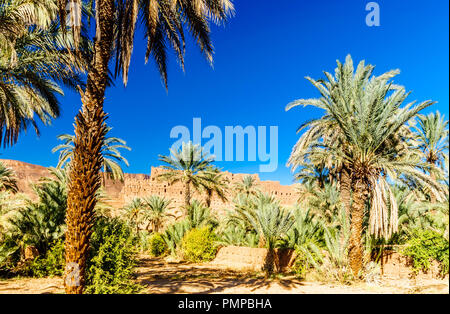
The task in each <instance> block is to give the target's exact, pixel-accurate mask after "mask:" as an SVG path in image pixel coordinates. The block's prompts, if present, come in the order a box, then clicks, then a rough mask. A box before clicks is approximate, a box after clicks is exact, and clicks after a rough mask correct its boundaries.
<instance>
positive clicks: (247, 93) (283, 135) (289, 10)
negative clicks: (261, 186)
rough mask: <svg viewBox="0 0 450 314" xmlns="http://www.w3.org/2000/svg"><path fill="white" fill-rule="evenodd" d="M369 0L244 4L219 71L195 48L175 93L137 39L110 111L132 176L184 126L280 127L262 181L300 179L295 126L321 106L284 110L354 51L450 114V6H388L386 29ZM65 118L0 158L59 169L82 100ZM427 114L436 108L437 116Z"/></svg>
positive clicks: (219, 46) (219, 48) (66, 102)
mask: <svg viewBox="0 0 450 314" xmlns="http://www.w3.org/2000/svg"><path fill="white" fill-rule="evenodd" d="M368 2H369V1H366V0H339V1H338V0H327V1H325V0H322V1H318V0H317V1H307V0H277V1H268V0H236V1H235V6H236V16H235V18H233V19H232V20H231V21H230V22H229V23H228V25H226V27H220V28H218V27H214V28H213V35H212V37H213V40H214V45H215V48H216V55H215V62H214V69H212V68H211V67H209V66H208V64H207V63H206V61H204V59H203V58H202V56H201V54H200V53H199V52H198V50H197V49H195V47H193V45H192V43H190V44H189V45H188V49H187V55H186V72H185V73H183V72H182V71H181V70H180V69H179V67H178V65H177V63H176V61H175V60H174V59H172V60H171V62H170V65H169V92H168V93H166V91H165V89H164V88H163V86H162V84H161V81H160V78H159V76H158V73H157V71H156V69H155V66H154V64H153V63H149V64H148V65H146V66H144V56H143V54H144V48H145V42H144V41H143V40H142V38H143V36H142V35H141V34H138V35H137V37H136V40H137V41H136V46H135V49H134V55H133V61H132V64H131V72H130V80H129V84H128V86H127V87H126V88H124V87H123V85H122V84H121V81H120V80H117V81H116V87H113V88H111V89H109V90H108V91H107V95H106V101H105V110H106V112H108V113H109V119H108V123H109V124H110V125H111V126H112V127H113V128H114V129H113V135H114V136H118V137H121V138H123V139H125V140H126V141H127V142H128V145H129V146H131V147H132V149H133V150H132V151H131V152H125V153H124V154H125V156H126V157H127V158H128V160H129V161H130V167H129V168H126V167H125V171H126V172H131V173H149V172H150V167H151V166H157V165H159V161H158V154H168V147H169V146H170V145H171V144H172V143H173V141H174V140H173V139H170V138H169V132H170V130H171V129H172V127H174V126H176V125H186V126H191V125H192V119H193V118H194V117H200V118H202V122H203V124H204V125H217V126H219V127H221V128H222V129H223V128H224V126H226V125H232V126H235V125H242V126H247V125H254V126H259V125H261V126H270V125H277V126H279V167H278V170H277V171H276V172H274V173H264V174H261V177H262V179H266V180H277V181H281V182H282V183H283V184H289V183H291V182H292V175H291V174H290V171H289V169H287V168H286V167H285V163H286V160H287V158H288V156H289V153H290V151H291V148H292V146H293V145H294V144H295V142H296V140H297V138H298V135H297V134H296V132H295V131H296V128H297V126H298V125H300V124H301V123H302V122H303V121H305V120H306V119H310V118H312V117H317V116H319V115H320V112H319V111H317V110H315V109H313V108H306V109H301V110H300V109H298V110H292V111H290V112H285V111H284V108H285V105H286V104H287V103H288V102H290V101H292V100H295V99H297V98H309V97H315V96H317V93H316V91H315V89H314V88H313V87H312V86H311V85H310V84H309V83H308V82H307V81H306V80H305V79H304V76H306V75H309V76H312V77H314V78H319V77H321V76H322V75H321V73H322V70H327V71H333V70H334V68H335V60H336V59H340V60H344V58H345V56H346V55H347V54H349V53H350V54H351V55H352V56H353V59H354V60H355V61H356V62H357V61H359V60H361V59H365V60H366V61H367V62H368V63H371V64H374V65H376V66H377V68H376V73H378V74H379V73H381V72H385V71H388V70H390V69H393V68H399V69H400V70H401V71H402V73H401V75H399V76H398V77H397V79H396V82H397V83H399V84H402V85H404V86H406V88H407V89H408V90H412V92H413V93H412V95H411V96H410V99H411V100H413V99H416V100H418V101H423V100H427V99H432V100H436V101H438V102H439V103H438V104H437V105H435V106H434V107H433V108H432V109H430V110H439V111H441V112H442V113H445V115H446V116H447V117H448V104H449V92H448V86H449V50H448V49H449V39H448V38H449V16H448V12H449V8H448V6H449V3H448V1H447V0H432V1H419V0H382V1H381V0H380V1H377V2H378V3H379V5H380V8H381V26H380V27H372V28H369V27H367V26H366V24H365V17H366V14H367V12H366V11H365V6H366V4H367V3H368ZM61 102H62V106H63V108H62V109H63V111H62V116H61V117H60V118H59V119H57V120H55V121H54V122H53V124H52V126H50V127H42V128H41V132H42V135H41V137H40V138H37V137H36V135H35V134H34V132H29V133H28V134H24V135H22V136H21V138H20V139H19V143H18V144H17V145H15V146H13V147H11V148H8V149H3V148H1V149H0V154H1V155H0V158H8V159H17V160H21V161H25V162H30V163H35V164H40V165H43V166H54V165H56V162H57V158H58V156H57V155H56V154H52V153H51V149H52V148H53V147H54V146H56V145H57V144H58V141H57V139H56V136H57V135H58V134H61V133H73V125H72V124H73V119H74V116H75V114H76V112H77V111H78V109H79V107H80V100H79V97H78V95H75V94H73V93H71V92H67V93H66V97H64V98H61ZM430 110H428V111H430ZM219 166H220V167H223V168H224V169H226V170H229V171H232V172H251V173H254V172H257V170H258V164H257V163H254V162H235V163H232V162H222V163H220V164H219Z"/></svg>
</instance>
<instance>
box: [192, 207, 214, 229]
mask: <svg viewBox="0 0 450 314" xmlns="http://www.w3.org/2000/svg"><path fill="white" fill-rule="evenodd" d="M186 219H187V223H188V228H189V229H194V228H199V227H203V226H206V225H209V226H211V227H213V228H214V227H216V226H217V221H216V219H215V218H214V217H213V215H212V214H211V211H210V209H209V208H208V207H205V206H203V205H202V204H201V203H200V202H199V201H197V200H193V201H192V203H191V205H189V206H188V207H187V217H186Z"/></svg>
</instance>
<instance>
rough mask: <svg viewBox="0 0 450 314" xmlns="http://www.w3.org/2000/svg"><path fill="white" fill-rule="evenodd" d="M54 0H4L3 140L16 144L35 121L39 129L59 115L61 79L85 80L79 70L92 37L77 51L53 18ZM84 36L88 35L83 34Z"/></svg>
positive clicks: (0, 35)
mask: <svg viewBox="0 0 450 314" xmlns="http://www.w3.org/2000/svg"><path fill="white" fill-rule="evenodd" d="M55 15H56V6H55V3H54V1H49V0H45V1H37V0H22V1H19V0H0V144H1V143H2V142H3V145H4V146H7V145H13V144H15V143H16V142H17V140H18V136H19V134H20V133H21V132H22V131H26V130H27V129H28V127H29V126H30V125H32V127H33V128H34V129H35V131H36V133H37V134H38V135H39V128H38V125H37V123H36V120H35V119H36V118H35V117H38V118H39V119H40V120H41V121H42V122H43V123H44V124H48V123H50V121H51V119H52V118H56V117H57V116H58V115H59V111H60V109H59V106H60V103H59V101H58V98H57V96H58V95H63V91H62V89H61V87H60V85H64V86H66V87H68V88H71V89H76V88H77V86H80V87H83V86H84V84H83V82H82V80H81V78H80V76H79V75H78V74H77V73H79V72H81V71H83V70H84V69H85V68H86V64H87V62H86V61H87V59H88V58H89V54H88V53H86V52H87V51H89V42H88V41H87V40H85V39H83V41H82V46H80V47H82V48H83V49H80V50H79V51H80V53H78V54H75V53H73V49H74V46H73V40H72V37H71V36H64V35H63V32H62V30H61V28H60V27H59V25H58V24H57V23H56V22H54V21H53V19H54V17H55ZM83 38H84V37H83Z"/></svg>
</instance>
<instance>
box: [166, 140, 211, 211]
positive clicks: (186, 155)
mask: <svg viewBox="0 0 450 314" xmlns="http://www.w3.org/2000/svg"><path fill="white" fill-rule="evenodd" d="M170 152H171V156H160V160H161V161H162V162H164V163H165V164H166V165H163V166H162V168H163V169H164V170H166V171H165V172H164V173H162V174H160V175H159V179H160V180H164V181H167V182H168V183H169V184H174V183H176V182H182V183H183V184H184V186H185V206H186V207H187V206H189V205H190V203H191V185H192V186H193V187H194V188H195V189H196V190H199V189H200V188H201V187H204V186H206V185H207V184H208V183H210V182H211V178H210V177H208V175H207V173H208V172H210V169H211V168H210V167H211V165H212V162H213V161H214V158H213V157H212V156H209V155H207V154H205V153H204V152H203V149H202V148H201V147H200V145H198V144H193V143H192V142H189V143H183V144H182V146H181V149H180V150H178V151H175V150H173V149H171V150H170Z"/></svg>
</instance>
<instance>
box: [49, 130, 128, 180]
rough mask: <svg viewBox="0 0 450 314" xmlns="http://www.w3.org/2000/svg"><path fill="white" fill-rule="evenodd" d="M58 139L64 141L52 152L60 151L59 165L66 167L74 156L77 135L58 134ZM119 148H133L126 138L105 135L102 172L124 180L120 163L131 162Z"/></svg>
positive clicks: (113, 178) (111, 177)
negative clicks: (129, 145) (128, 144)
mask: <svg viewBox="0 0 450 314" xmlns="http://www.w3.org/2000/svg"><path fill="white" fill-rule="evenodd" d="M111 130H112V128H111V127H107V128H106V131H107V133H109V132H110V131H111ZM58 139H59V140H61V141H63V142H64V143H63V144H61V145H58V146H56V147H55V148H53V150H52V152H53V153H54V152H57V151H60V153H59V161H58V166H57V167H58V168H64V167H65V166H66V165H67V164H68V163H69V162H70V161H71V160H72V158H73V150H74V140H75V135H71V134H62V135H59V136H58ZM119 149H126V150H129V151H130V150H131V148H130V147H128V146H127V142H125V141H124V140H122V139H120V138H118V137H106V136H105V140H104V142H103V148H102V156H103V165H102V172H103V174H104V175H107V176H108V177H109V178H110V179H112V180H120V181H123V170H122V167H121V166H120V164H119V163H120V162H123V163H124V164H125V165H127V166H129V164H128V160H126V158H125V157H123V156H122V155H121V154H120V151H119ZM103 179H105V178H103ZM103 181H104V180H103Z"/></svg>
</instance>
